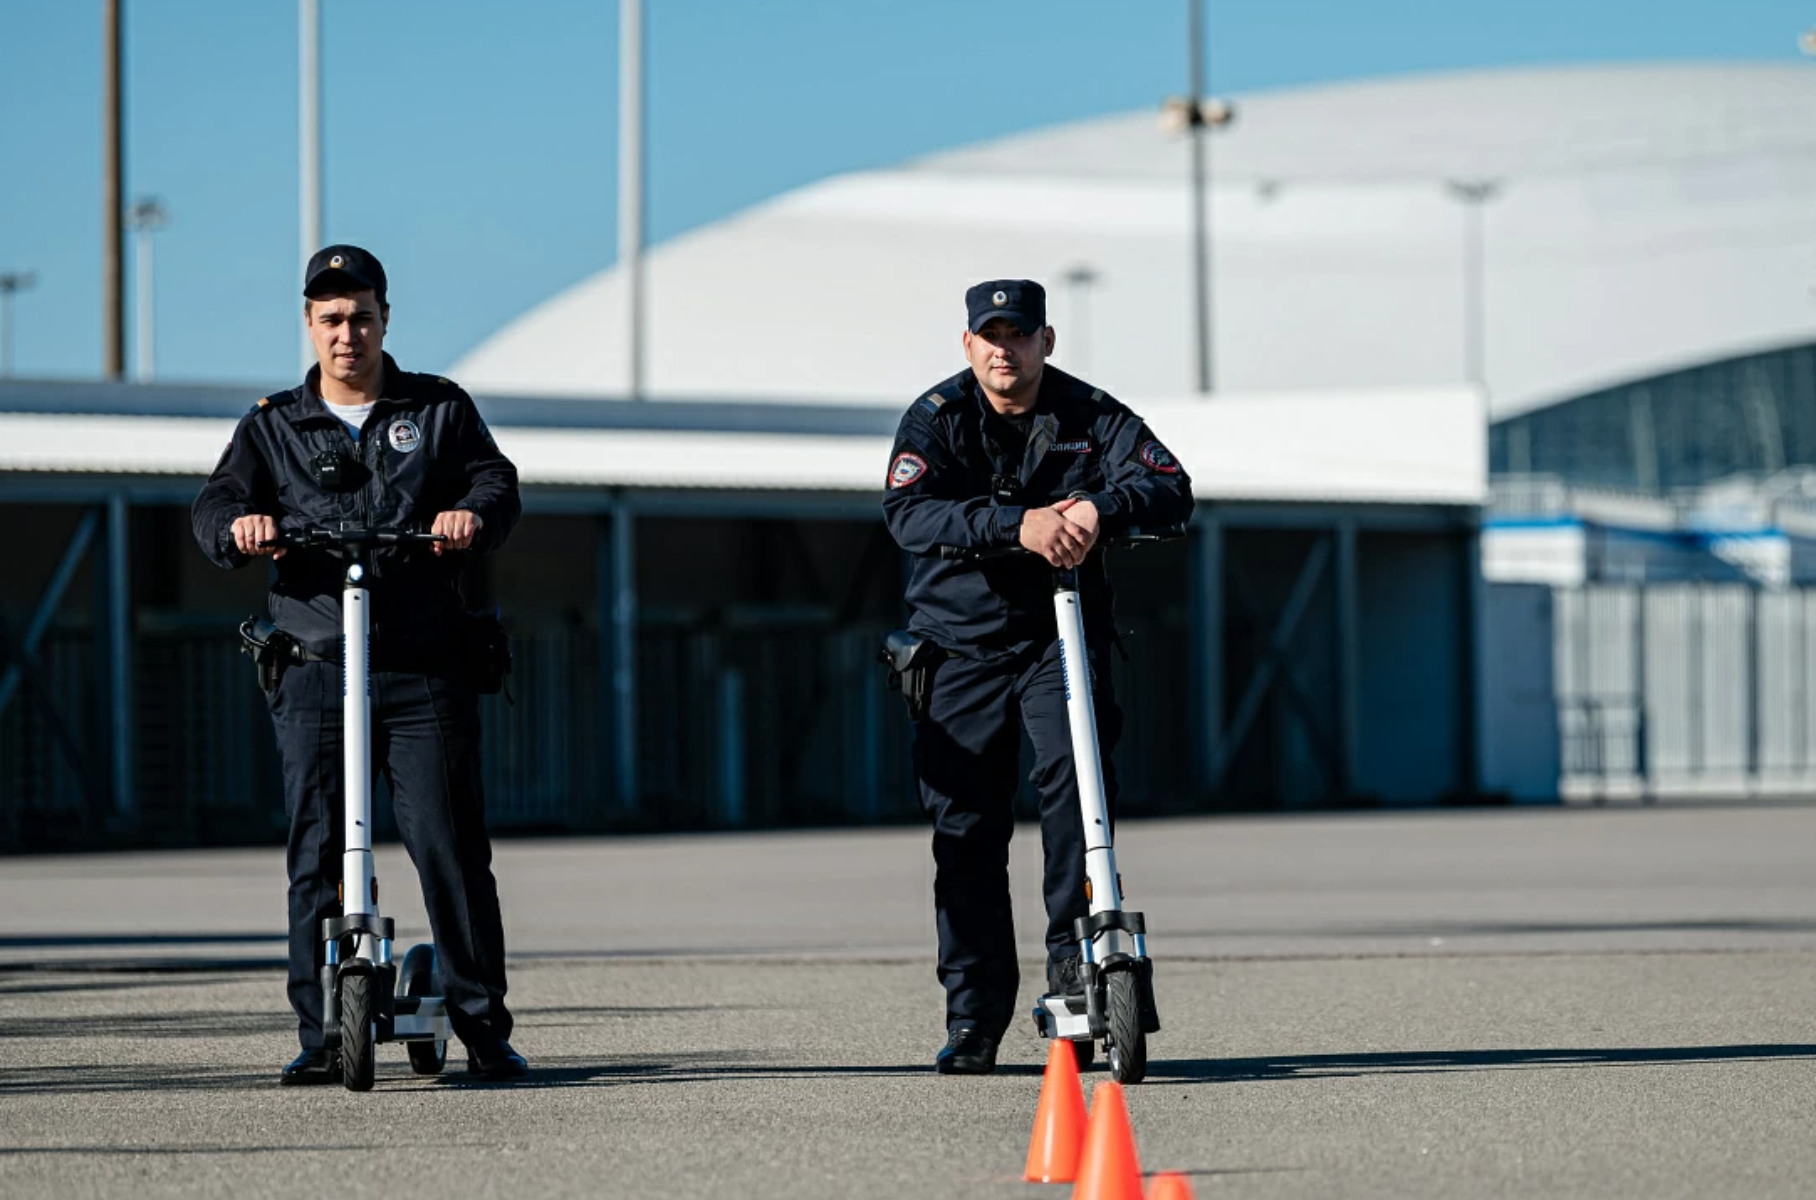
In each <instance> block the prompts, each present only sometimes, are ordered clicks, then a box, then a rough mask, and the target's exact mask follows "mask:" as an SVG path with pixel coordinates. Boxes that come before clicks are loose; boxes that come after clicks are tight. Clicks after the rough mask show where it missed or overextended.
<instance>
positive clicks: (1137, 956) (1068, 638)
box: [939, 527, 1185, 1083]
mask: <svg viewBox="0 0 1816 1200" xmlns="http://www.w3.org/2000/svg"><path fill="white" fill-rule="evenodd" d="M1184 536H1185V530H1184V528H1183V527H1172V528H1168V529H1162V530H1139V529H1132V530H1130V531H1128V532H1127V533H1124V534H1122V535H1121V536H1119V537H1116V538H1112V539H1105V540H1104V541H1102V542H1100V543H1099V544H1100V545H1103V546H1106V547H1108V546H1139V545H1147V544H1152V543H1155V542H1163V541H1174V540H1177V539H1179V538H1182V537H1184ZM1029 553H1031V551H1029V550H1027V549H1025V548H1023V547H1021V546H1014V547H1003V548H991V549H987V550H975V549H966V548H963V547H956V546H942V547H940V550H939V554H940V557H942V558H947V559H954V560H974V561H981V560H983V559H988V558H999V557H1009V556H1013V555H1021V554H1029ZM1053 609H1054V616H1055V617H1056V618H1057V621H1058V625H1059V645H1060V665H1061V668H1062V670H1063V671H1064V674H1065V685H1066V717H1067V722H1068V724H1069V726H1070V728H1071V733H1072V764H1073V771H1074V774H1076V775H1077V777H1078V803H1079V807H1080V810H1081V812H1082V814H1083V816H1084V829H1085V900H1086V902H1087V903H1089V905H1090V913H1089V915H1088V916H1084V917H1081V918H1079V919H1078V920H1077V921H1076V922H1075V923H1074V925H1073V932H1074V935H1075V936H1076V937H1077V938H1078V964H1079V982H1080V983H1081V984H1082V985H1083V987H1082V990H1083V995H1066V994H1063V993H1051V994H1048V995H1043V996H1042V997H1041V998H1040V1000H1039V1001H1038V1002H1037V1003H1036V1004H1035V1006H1034V1024H1035V1027H1036V1028H1038V1029H1039V1030H1040V1035H1041V1036H1042V1037H1044V1038H1064V1039H1066V1040H1067V1041H1069V1042H1071V1043H1072V1044H1073V1048H1074V1050H1075V1051H1076V1053H1077V1055H1078V1063H1079V1065H1080V1066H1086V1065H1088V1064H1089V1063H1090V1061H1091V1059H1092V1057H1093V1053H1094V1048H1095V1047H1094V1043H1096V1042H1098V1041H1101V1042H1103V1044H1104V1052H1105V1055H1106V1057H1108V1059H1109V1063H1110V1075H1111V1077H1112V1078H1114V1079H1115V1080H1116V1081H1117V1082H1118V1083H1140V1082H1141V1081H1142V1079H1143V1078H1144V1077H1145V1076H1146V1075H1147V1070H1148V1034H1150V1033H1158V1032H1160V1010H1159V1008H1158V1007H1157V1006H1156V1004H1155V1001H1154V963H1153V960H1152V959H1150V958H1149V957H1148V943H1147V921H1146V918H1144V917H1143V915H1142V914H1141V913H1138V912H1133V911H1130V910H1128V909H1125V908H1123V906H1122V876H1121V875H1120V874H1119V873H1118V872H1117V870H1116V850H1115V848H1114V846H1113V845H1112V844H1111V838H1110V814H1109V804H1108V801H1107V800H1106V798H1105V795H1104V786H1103V760H1102V755H1101V752H1100V750H1099V746H1098V741H1097V710H1096V708H1095V707H1094V706H1093V705H1092V697H1091V664H1090V659H1089V657H1088V656H1087V653H1086V648H1085V622H1084V610H1083V608H1082V607H1081V606H1080V604H1079V595H1078V572H1077V570H1076V569H1075V568H1067V569H1063V570H1055V571H1054V572H1053Z"/></svg>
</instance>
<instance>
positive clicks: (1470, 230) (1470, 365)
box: [1444, 179, 1501, 391]
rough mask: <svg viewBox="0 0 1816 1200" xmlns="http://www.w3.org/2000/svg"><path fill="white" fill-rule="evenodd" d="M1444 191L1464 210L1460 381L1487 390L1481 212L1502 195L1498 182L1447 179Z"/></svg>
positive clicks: (1484, 263) (1484, 265)
mask: <svg viewBox="0 0 1816 1200" xmlns="http://www.w3.org/2000/svg"><path fill="white" fill-rule="evenodd" d="M1444 188H1445V190H1446V191H1447V192H1449V193H1450V196H1451V198H1452V199H1454V200H1456V201H1458V202H1459V203H1461V204H1462V206H1463V377H1464V378H1465V379H1467V380H1468V381H1469V382H1470V383H1473V384H1475V385H1476V386H1477V387H1479V388H1482V389H1483V390H1484V391H1485V390H1487V387H1488V382H1487V378H1486V376H1485V368H1484V365H1483V359H1484V356H1485V346H1484V342H1485V340H1486V331H1485V329H1484V325H1485V322H1486V305H1485V302H1484V298H1483V295H1482V293H1483V288H1484V286H1485V284H1486V262H1485V258H1486V247H1485V245H1484V239H1483V236H1482V209H1483V208H1484V207H1486V206H1487V204H1488V203H1489V201H1491V200H1493V199H1494V198H1495V197H1496V196H1499V195H1500V194H1501V181H1500V180H1498V179H1450V180H1446V181H1445V183H1444Z"/></svg>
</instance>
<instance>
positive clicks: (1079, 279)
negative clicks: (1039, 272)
mask: <svg viewBox="0 0 1816 1200" xmlns="http://www.w3.org/2000/svg"><path fill="white" fill-rule="evenodd" d="M1059 278H1060V282H1062V283H1064V284H1065V285H1066V298H1067V303H1066V308H1067V311H1066V318H1067V324H1069V325H1070V326H1071V328H1070V329H1069V330H1068V331H1067V334H1066V340H1067V341H1068V342H1070V343H1071V344H1072V345H1074V346H1076V347H1077V350H1076V351H1075V352H1074V353H1073V355H1072V359H1071V361H1072V363H1073V365H1074V366H1076V367H1077V370H1076V371H1075V372H1074V373H1075V374H1078V375H1089V374H1090V373H1091V339H1090V336H1089V326H1090V323H1091V312H1090V308H1089V304H1090V296H1091V285H1092V284H1094V283H1096V282H1097V280H1098V278H1099V276H1098V273H1097V272H1096V271H1095V270H1093V269H1092V268H1091V267H1088V266H1086V265H1085V264H1084V263H1079V264H1078V265H1077V266H1073V267H1067V268H1066V269H1065V270H1064V271H1062V272H1060V276H1059Z"/></svg>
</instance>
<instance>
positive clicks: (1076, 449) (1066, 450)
mask: <svg viewBox="0 0 1816 1200" xmlns="http://www.w3.org/2000/svg"><path fill="white" fill-rule="evenodd" d="M1053 449H1055V450H1058V451H1059V452H1060V453H1062V454H1089V453H1091V439H1090V438H1079V439H1078V440H1077V441H1075V442H1054V443H1053Z"/></svg>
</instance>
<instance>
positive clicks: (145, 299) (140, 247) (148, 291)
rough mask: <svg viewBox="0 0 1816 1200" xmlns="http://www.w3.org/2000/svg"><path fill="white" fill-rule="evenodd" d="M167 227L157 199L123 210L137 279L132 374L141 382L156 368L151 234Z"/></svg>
mask: <svg viewBox="0 0 1816 1200" xmlns="http://www.w3.org/2000/svg"><path fill="white" fill-rule="evenodd" d="M168 224H170V214H169V213H168V212H166V211H165V210H164V204H163V202H162V201H161V200H159V199H158V198H157V197H156V196H142V197H140V198H139V199H138V200H137V201H135V202H134V203H133V206H132V207H131V208H129V209H127V210H126V227H127V228H128V229H130V230H132V234H133V249H134V253H135V257H136V259H137V261H136V262H135V263H134V270H133V274H134V275H136V276H138V279H137V281H136V282H137V284H138V287H137V289H136V291H137V295H135V296H134V297H133V302H132V308H133V316H134V318H135V320H134V322H133V324H134V328H133V337H132V340H133V350H134V355H133V357H134V359H136V360H137V361H136V363H135V366H134V371H133V373H134V374H135V375H136V376H137V377H138V380H139V382H140V383H150V382H151V377H152V374H153V373H154V372H155V371H156V369H157V349H156V347H157V325H156V320H157V318H156V315H155V314H156V299H155V297H156V294H157V292H156V288H155V287H154V286H153V284H152V262H151V235H152V234H154V233H156V232H157V231H158V230H160V229H162V228H164V227H165V226H166V225H168Z"/></svg>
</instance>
